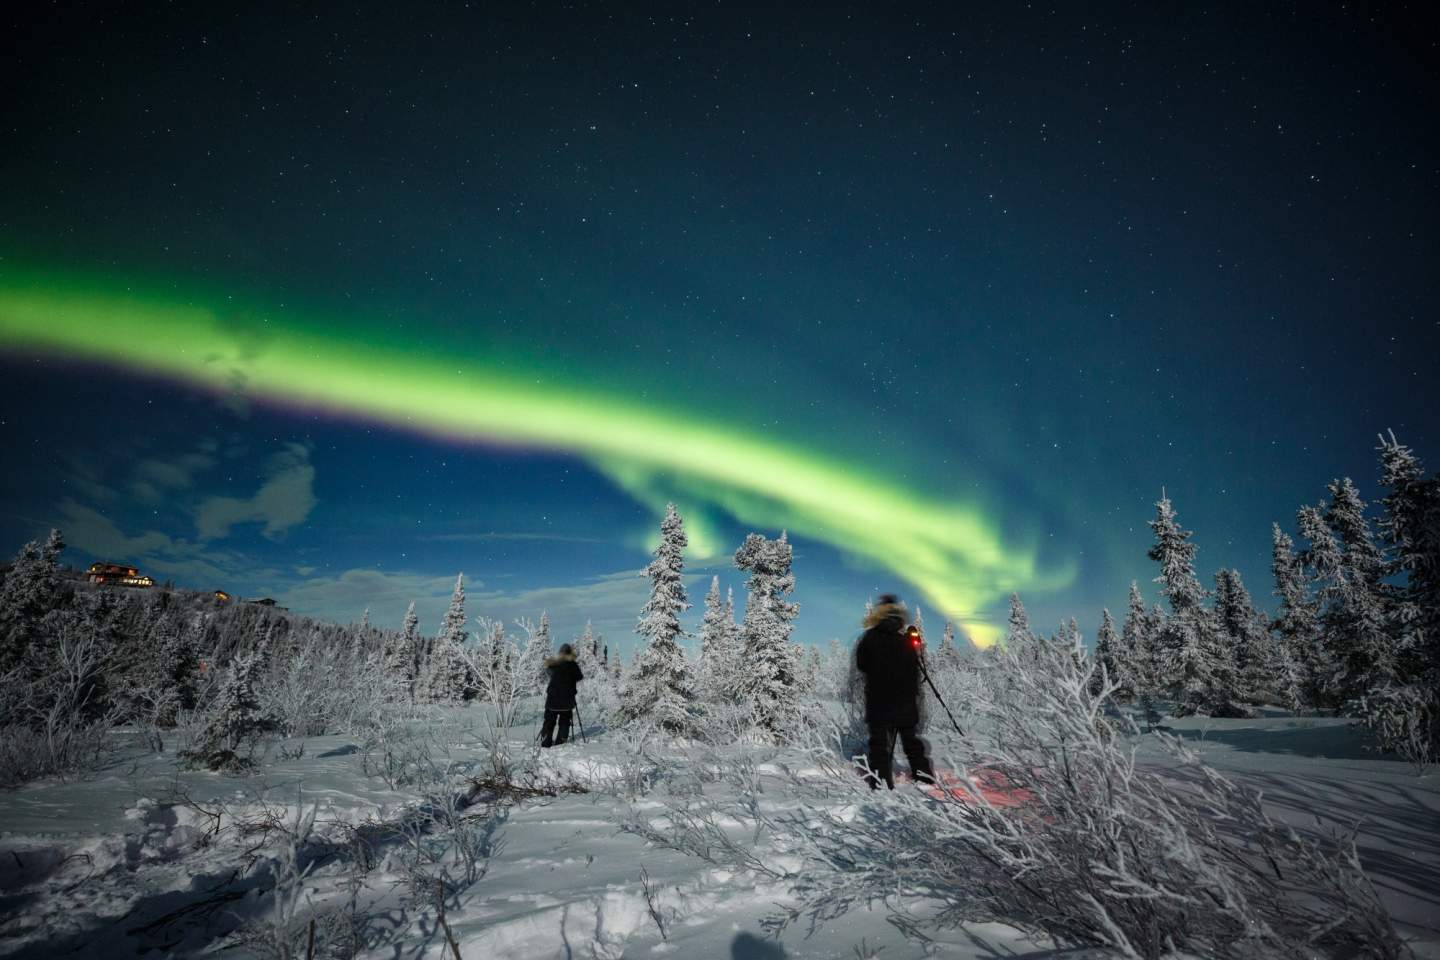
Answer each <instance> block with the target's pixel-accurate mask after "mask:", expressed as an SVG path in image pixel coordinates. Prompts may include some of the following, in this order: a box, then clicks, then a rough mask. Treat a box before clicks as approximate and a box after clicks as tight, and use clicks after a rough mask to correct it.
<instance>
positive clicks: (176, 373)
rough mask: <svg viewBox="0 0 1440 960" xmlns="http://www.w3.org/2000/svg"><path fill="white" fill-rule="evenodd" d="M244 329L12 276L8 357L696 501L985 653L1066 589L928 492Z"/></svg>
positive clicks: (182, 306)
mask: <svg viewBox="0 0 1440 960" xmlns="http://www.w3.org/2000/svg"><path fill="white" fill-rule="evenodd" d="M236 316H237V314H236V311H235V309H234V308H233V307H231V306H228V305H227V306H224V307H223V308H221V309H216V307H215V306H213V305H211V304H199V303H194V302H189V303H186V302H181V301H180V298H179V297H177V296H175V295H174V294H169V295H167V294H164V293H162V294H159V295H156V294H151V293H144V294H141V293H132V292H129V291H127V290H125V289H123V288H119V287H117V286H116V285H113V284H111V285H102V284H94V283H92V284H90V285H89V286H86V285H84V284H82V283H80V282H77V281H76V280H75V279H74V278H68V277H60V276H55V275H47V274H30V275H26V276H22V277H16V276H13V275H6V276H0V345H3V346H5V347H6V348H9V349H20V350H36V351H44V352H51V353H56V354H60V355H63V356H67V357H75V358H81V359H87V360H93V361H101V362H107V363H113V364H117V365H119V366H121V367H124V368H126V369H130V370H134V371H139V372H144V373H148V374H154V375H160V376H164V377H169V378H174V379H177V380H180V381H183V382H186V383H189V384H192V385H195V386H198V387H203V388H206V389H209V390H214V391H219V392H222V393H223V392H229V391H232V390H234V389H236V387H237V385H241V387H242V388H243V390H244V391H245V392H246V393H247V394H251V395H254V396H256V397H260V398H264V399H268V400H270V401H278V402H282V403H286V404H294V405H299V406H302V407H305V408H309V409H316V410H326V411H333V412H336V413H341V414H347V415H354V416H361V417H365V418H370V419H373V420H378V421H381V422H384V423H388V424H393V425H395V426H398V427H401V428H405V429H410V430H417V431H422V432H426V433H432V434H441V435H444V436H447V437H457V438H468V439H483V440H487V441H501V442H507V443H515V444H522V445H525V446H529V447H539V448H548V449H553V450H560V451H567V452H570V453H573V454H577V455H579V456H581V457H583V458H585V459H586V460H588V461H590V462H591V463H593V464H594V465H595V466H596V467H597V468H598V469H599V470H601V471H602V472H603V473H604V474H605V475H606V476H608V477H609V478H610V479H611V480H613V481H614V482H615V483H616V484H617V485H619V486H620V487H621V488H623V489H625V490H627V491H628V492H630V493H631V494H633V495H634V496H636V497H637V498H639V499H640V500H641V501H642V502H645V503H649V504H652V505H656V506H659V505H662V504H663V498H664V497H670V496H678V497H680V498H681V503H682V507H685V506H686V500H687V499H691V500H693V501H694V506H695V507H697V508H718V509H720V510H724V511H726V512H728V513H730V514H731V515H733V516H734V517H735V518H736V519H737V520H739V521H740V522H741V523H745V524H752V525H755V526H759V527H761V528H766V529H772V530H773V529H776V528H779V527H785V528H788V529H789V530H791V531H792V532H794V533H796V534H798V535H801V536H805V537H809V538H812V539H815V540H819V541H823V542H826V543H829V544H832V545H834V546H835V547H837V548H838V549H840V550H841V551H845V552H848V553H850V554H853V555H855V556H857V557H860V558H864V559H868V560H870V561H872V562H874V563H876V564H879V565H880V566H881V567H883V568H885V569H887V570H890V571H892V572H893V573H894V574H895V575H896V576H897V577H899V578H902V579H904V580H906V581H908V582H910V583H913V584H915V585H916V586H917V587H919V588H920V589H921V590H922V591H923V592H924V593H925V595H926V596H927V598H928V599H929V600H930V601H931V602H933V603H934V604H936V605H938V606H939V607H940V608H941V610H943V611H944V612H945V613H946V614H947V615H949V616H952V617H955V618H956V619H958V620H959V621H960V622H961V623H962V624H964V626H965V628H966V629H967V631H968V632H969V633H970V635H971V637H972V638H973V639H974V640H975V641H976V642H977V643H979V644H981V645H988V644H989V643H990V642H993V640H994V638H995V636H996V635H997V631H996V630H995V629H994V628H993V627H991V626H990V625H989V624H986V623H984V622H981V621H980V620H978V619H977V611H979V610H981V609H982V608H984V607H985V606H986V605H988V604H990V603H992V602H994V601H995V600H997V599H998V598H999V597H1002V596H1004V595H1005V594H1008V593H1009V592H1010V591H1011V590H1019V589H1025V588H1055V587H1059V586H1061V585H1063V584H1064V583H1066V582H1068V580H1069V579H1070V578H1071V576H1072V571H1069V570H1064V571H1059V572H1056V573H1052V574H1050V575H1048V576H1046V575H1042V574H1041V573H1040V572H1039V571H1038V570H1037V568H1036V562H1035V556H1034V554H1033V552H1031V551H1025V550H1017V549H1014V548H1009V547H1007V546H1006V545H1004V544H1003V543H1002V541H1001V538H1000V536H999V535H998V533H997V531H996V530H995V528H994V526H993V525H992V524H991V523H990V522H989V521H988V520H987V518H986V517H984V516H982V515H981V513H980V512H979V511H978V510H976V509H973V508H970V507H966V506H964V505H957V504H954V503H948V502H942V501H940V500H938V499H935V498H934V497H930V496H926V495H923V494H921V493H918V492H916V491H914V490H912V489H909V488H908V487H907V485H906V484H904V483H902V482H900V481H898V480H896V479H895V478H893V477H887V476H885V475H883V474H881V473H879V472H877V471H875V470H874V469H873V468H871V467H869V466H862V465H860V464H858V463H855V462H850V461H846V460H842V459H839V458H836V457H832V456H827V455H825V454H823V453H820V452H815V451H807V450H801V449H796V448H795V447H793V446H788V445H782V444H780V443H776V442H772V441H768V440H766V439H763V438H759V437H756V436H753V435H751V434H748V433H745V432H742V431H741V430H739V429H737V428H735V427H730V426H726V425H723V424H720V423H717V422H713V421H703V420H696V419H695V418H693V417H691V416H690V415H688V414H682V413H679V412H675V411H667V410H664V409H656V408H655V407H654V406H653V405H649V404H644V403H640V402H637V401H635V400H633V399H631V398H628V397H622V396H617V395H613V394H604V393H601V392H599V391H586V390H584V389H580V388H575V387H573V386H568V385H567V386H564V387H556V386H553V385H543V384H540V383H537V382H536V380H535V379H534V378H533V377H527V376H525V375H524V374H523V373H518V372H516V371H515V370H514V369H513V368H506V367H504V366H502V365H501V364H500V363H498V362H495V363H486V362H483V361H482V362H478V363H477V362H476V361H474V360H473V359H470V358H466V359H465V360H463V361H460V360H456V359H454V358H453V357H450V356H447V355H446V353H445V352H444V351H442V350H441V349H439V348H438V347H436V346H433V345H426V344H421V345H418V346H417V345H415V344H413V343H412V344H406V345H399V344H394V343H391V344H384V343H379V342H374V340H375V338H373V337H370V338H367V337H366V335H364V333H363V332H362V333H355V332H354V330H353V328H351V327H349V326H347V325H345V324H335V323H331V324H328V325H319V324H315V323H313V322H312V324H311V325H310V326H308V327H307V326H305V325H304V324H303V323H301V322H299V321H293V322H292V320H291V319H290V318H289V317H286V318H285V319H284V322H281V320H279V319H274V318H272V319H268V320H260V321H256V320H255V319H254V318H253V317H254V315H253V314H252V315H249V316H250V317H251V319H250V320H248V321H245V322H237V321H236V320H235V319H234V318H235V317H236ZM222 318H225V319H223V320H222ZM697 519H698V518H697ZM704 529H705V528H704V525H703V524H702V523H697V524H696V533H697V534H701V536H700V539H702V540H705V539H710V536H709V535H708V534H706V533H704V532H703V531H704ZM704 546H705V545H702V548H703V547H704ZM712 549H713V547H712Z"/></svg>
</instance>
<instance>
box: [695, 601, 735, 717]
mask: <svg viewBox="0 0 1440 960" xmlns="http://www.w3.org/2000/svg"><path fill="white" fill-rule="evenodd" d="M728 639H729V637H728V631H727V629H726V624H725V606H724V604H723V603H721V602H720V577H719V576H715V577H712V578H711V579H710V591H709V592H708V593H706V594H705V616H704V617H703V618H702V619H701V621H700V670H699V681H698V684H697V685H698V687H699V689H700V692H701V694H702V695H703V696H704V697H705V698H706V699H708V700H717V699H720V695H721V694H720V691H721V690H722V689H723V688H724V686H725V680H724V674H725V672H726V669H727V668H728V667H729V662H730V660H731V656H730V651H729V649H728V647H727V644H726V641H727V640H728Z"/></svg>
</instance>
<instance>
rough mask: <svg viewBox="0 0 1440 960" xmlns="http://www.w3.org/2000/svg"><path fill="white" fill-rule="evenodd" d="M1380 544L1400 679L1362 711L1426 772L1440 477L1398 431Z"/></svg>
mask: <svg viewBox="0 0 1440 960" xmlns="http://www.w3.org/2000/svg"><path fill="white" fill-rule="evenodd" d="M1380 463H1381V473H1380V481H1381V483H1382V484H1383V485H1384V486H1385V487H1387V488H1388V490H1387V492H1386V494H1385V496H1384V498H1383V499H1382V501H1381V503H1382V505H1383V508H1384V513H1383V516H1382V518H1381V521H1380V535H1381V542H1382V543H1383V545H1384V547H1385V549H1386V550H1387V552H1388V557H1387V566H1386V573H1387V575H1388V577H1389V583H1388V588H1389V593H1390V595H1391V596H1390V618H1389V620H1390V631H1391V635H1392V639H1393V642H1394V645H1395V654H1396V661H1397V669H1396V674H1397V675H1396V677H1395V679H1394V682H1393V683H1390V684H1383V685H1380V686H1378V687H1373V688H1372V689H1371V690H1369V691H1368V692H1367V693H1366V694H1365V696H1364V698H1363V699H1362V701H1361V703H1360V705H1359V708H1358V709H1357V710H1356V711H1355V713H1356V715H1357V716H1358V717H1359V718H1360V719H1361V721H1362V722H1363V723H1364V724H1365V726H1366V727H1367V728H1369V729H1370V731H1371V732H1372V733H1374V734H1375V736H1376V737H1377V739H1378V740H1379V742H1380V745H1381V747H1382V748H1383V749H1385V750H1387V751H1390V752H1394V753H1398V754H1400V755H1401V756H1402V757H1404V758H1405V759H1407V760H1409V761H1411V762H1412V763H1414V764H1415V766H1416V768H1417V770H1421V771H1423V770H1424V768H1425V766H1426V765H1427V764H1429V763H1433V762H1436V760H1437V759H1440V477H1429V478H1428V479H1427V478H1426V477H1425V471H1424V468H1423V466H1422V465H1421V464H1420V461H1419V460H1418V459H1417V458H1416V457H1415V454H1414V453H1413V452H1412V451H1411V450H1410V449H1409V448H1408V447H1406V446H1404V445H1402V444H1401V443H1399V442H1398V441H1397V440H1396V439H1395V436H1394V434H1393V433H1392V434H1390V435H1389V436H1388V437H1384V436H1382V437H1381V438H1380Z"/></svg>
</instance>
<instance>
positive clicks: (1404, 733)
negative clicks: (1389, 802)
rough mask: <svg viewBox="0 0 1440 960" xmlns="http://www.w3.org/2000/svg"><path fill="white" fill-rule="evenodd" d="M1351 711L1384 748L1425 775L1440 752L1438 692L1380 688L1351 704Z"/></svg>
mask: <svg viewBox="0 0 1440 960" xmlns="http://www.w3.org/2000/svg"><path fill="white" fill-rule="evenodd" d="M1347 712H1348V713H1349V714H1350V715H1351V716H1354V717H1356V718H1357V719H1358V720H1359V721H1360V723H1361V724H1362V725H1363V726H1364V727H1365V728H1366V729H1367V730H1369V731H1370V732H1371V733H1372V734H1374V736H1375V739H1376V740H1377V741H1378V742H1379V744H1380V749H1382V750H1384V751H1385V752H1386V753H1394V754H1398V755H1399V756H1400V757H1401V758H1402V759H1404V760H1405V761H1407V762H1409V763H1411V764H1413V765H1414V767H1415V772H1416V773H1417V774H1418V773H1424V772H1425V768H1426V767H1427V766H1429V765H1430V764H1432V763H1434V762H1435V760H1436V752H1437V750H1440V703H1437V702H1436V693H1435V691H1434V690H1431V689H1428V688H1426V687H1422V686H1418V685H1409V686H1392V687H1379V688H1376V689H1374V690H1371V691H1370V692H1369V693H1368V694H1366V695H1365V696H1363V697H1361V698H1360V699H1359V700H1358V701H1356V702H1354V703H1352V704H1350V705H1349V709H1348V710H1347Z"/></svg>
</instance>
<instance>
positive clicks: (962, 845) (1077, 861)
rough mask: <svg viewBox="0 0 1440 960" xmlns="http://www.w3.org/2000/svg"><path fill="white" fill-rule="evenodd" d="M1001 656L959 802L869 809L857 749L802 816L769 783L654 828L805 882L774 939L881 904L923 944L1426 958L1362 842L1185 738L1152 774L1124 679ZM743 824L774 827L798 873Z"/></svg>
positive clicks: (1058, 654)
mask: <svg viewBox="0 0 1440 960" xmlns="http://www.w3.org/2000/svg"><path fill="white" fill-rule="evenodd" d="M987 662H988V664H989V665H987V666H986V667H985V668H984V674H985V685H984V688H985V689H986V690H987V691H988V695H987V696H986V697H985V698H984V699H983V700H982V701H980V702H978V703H977V704H976V705H975V714H976V720H977V721H978V722H977V724H976V729H975V730H970V731H967V733H969V734H970V736H969V737H968V738H967V739H966V741H965V743H964V745H963V747H962V749H961V750H959V751H958V752H957V755H955V756H953V757H950V758H938V759H942V760H945V759H948V761H949V765H951V766H953V767H954V768H955V771H956V773H957V774H958V777H956V778H954V780H953V781H951V780H949V779H946V780H945V781H944V786H945V790H944V791H943V792H941V791H935V790H930V791H921V790H919V789H915V788H913V787H910V788H902V789H901V790H898V791H896V792H895V793H893V794H891V793H888V792H886V793H885V794H884V795H883V797H882V799H881V802H879V803H868V802H867V801H868V799H869V794H868V791H866V790H865V789H864V788H863V787H862V786H861V785H860V783H859V781H858V778H856V777H855V776H854V774H853V771H852V770H850V769H849V764H848V762H847V759H846V758H844V757H843V756H838V757H837V756H836V755H835V754H834V753H833V752H828V753H826V752H821V751H815V752H813V753H812V754H811V757H810V764H811V769H810V770H808V771H806V772H805V773H804V774H803V775H802V774H799V773H797V774H796V775H795V776H793V777H792V779H791V784H790V789H791V790H792V791H794V792H795V793H796V794H797V795H798V796H799V797H801V798H802V801H803V802H802V805H801V806H800V808H799V809H796V810H794V811H789V812H785V813H781V814H770V813H767V812H766V811H765V809H764V808H762V807H755V806H753V805H750V806H746V805H744V804H743V802H742V800H743V797H745V796H747V795H749V794H751V793H753V792H754V790H755V788H754V786H753V785H742V784H736V785H735V786H737V787H739V788H740V789H737V790H735V791H734V793H735V795H737V796H739V797H740V798H742V799H741V800H736V799H731V800H729V801H724V802H721V803H720V804H718V805H710V806H708V807H707V806H706V805H705V804H701V803H696V802H695V801H694V800H693V799H687V801H686V803H685V805H684V809H676V807H677V805H671V806H670V807H669V808H667V810H666V818H667V820H668V821H669V823H670V827H669V828H667V830H664V831H660V830H655V831H653V832H652V833H647V834H646V835H647V836H648V837H649V838H650V839H652V840H655V841H656V842H660V843H668V844H669V845H671V846H675V847H677V848H679V849H683V850H685V851H686V852H689V853H691V854H694V855H697V856H703V857H709V858H714V859H724V860H727V861H728V862H730V863H731V864H735V865H743V866H745V867H746V868H749V869H756V870H759V871H761V872H763V873H765V874H767V875H768V876H769V877H770V878H771V879H773V880H777V881H780V882H784V883H786V884H788V885H790V886H791V888H792V890H793V891H794V893H795V894H796V896H797V901H798V902H797V904H796V905H795V906H794V907H791V908H788V909H786V910H785V911H784V912H783V913H782V914H780V915H778V916H776V917H774V918H772V921H771V924H770V925H771V927H772V929H779V928H783V927H784V926H786V925H787V924H789V923H791V922H793V921H795V920H797V919H800V918H801V917H808V918H809V919H810V920H811V922H812V923H818V922H823V921H824V920H826V919H828V918H831V917H834V916H838V915H840V914H842V913H844V912H845V911H847V910H849V909H851V908H853V907H856V906H860V905H863V904H865V903H867V902H870V901H873V900H877V899H880V900H885V901H887V903H888V904H889V905H890V906H891V907H892V908H894V909H895V910H896V911H897V915H896V916H897V923H899V924H900V925H901V926H902V927H908V928H909V929H911V930H912V931H914V932H916V933H918V932H919V930H920V927H921V926H923V925H927V924H929V925H938V926H955V925H959V924H961V923H967V922H1003V923H1007V924H1010V925H1012V926H1015V927H1018V928H1020V929H1022V930H1025V931H1027V932H1030V933H1032V934H1034V935H1036V936H1037V937H1043V938H1047V939H1050V940H1052V941H1054V942H1056V943H1057V944H1059V945H1061V946H1067V947H1068V946H1074V947H1082V948H1104V949H1109V950H1114V951H1118V953H1119V954H1120V955H1122V956H1127V957H1133V958H1146V960H1154V958H1160V957H1164V956H1170V955H1175V954H1181V955H1185V956H1191V957H1200V958H1217V960H1218V958H1222V957H1223V958H1238V957H1266V958H1269V957H1293V958H1300V957H1314V956H1317V955H1327V954H1328V955H1332V956H1341V955H1343V956H1347V957H1376V958H1380V957H1387V958H1388V957H1403V956H1406V955H1407V949H1406V947H1405V945H1404V944H1403V942H1402V941H1401V940H1400V938H1399V937H1398V936H1397V934H1396V932H1395V930H1394V929H1393V926H1392V925H1391V922H1390V919H1389V916H1388V915H1387V913H1386V912H1385V909H1384V907H1383V906H1382V905H1381V903H1380V901H1379V899H1378V897H1377V895H1376V893H1375V890H1374V889H1373V888H1372V886H1371V885H1370V882H1369V880H1368V878H1367V877H1366V876H1365V873H1364V871H1363V870H1362V868H1361V866H1360V863H1359V859H1358V856H1357V854H1356V851H1355V847H1354V844H1353V841H1352V839H1350V838H1331V839H1316V838H1313V837H1309V836H1305V835H1302V834H1300V833H1298V832H1297V831H1296V830H1295V829H1293V828H1292V827H1290V826H1288V825H1286V824H1283V823H1280V822H1277V821H1275V820H1274V819H1272V818H1271V817H1270V815H1269V813H1268V812H1267V811H1266V810H1265V808H1264V807H1263V805H1262V803H1261V799H1260V796H1259V794H1258V793H1256V792H1255V791H1253V790H1250V789H1247V788H1245V787H1243V786H1241V785H1239V784H1236V783H1234V782H1232V781H1231V780H1229V779H1227V778H1226V777H1225V776H1223V775H1221V774H1220V773H1218V772H1217V771H1215V770H1213V769H1211V768H1209V767H1206V766H1205V765H1204V764H1203V763H1201V762H1200V760H1199V759H1198V757H1197V756H1196V755H1195V754H1193V753H1192V752H1191V751H1190V750H1188V749H1187V747H1186V746H1185V744H1184V742H1183V741H1181V740H1178V739H1172V738H1166V737H1159V736H1156V737H1154V738H1144V739H1147V740H1149V741H1150V742H1153V743H1155V744H1156V745H1158V746H1160V747H1162V748H1163V749H1164V750H1165V751H1167V752H1168V754H1169V757H1170V759H1171V760H1172V761H1173V762H1174V763H1175V764H1176V765H1178V769H1177V770H1175V771H1173V772H1171V773H1161V772H1157V771H1155V770H1153V769H1147V768H1146V767H1143V766H1141V765H1139V764H1138V763H1137V762H1136V750H1137V748H1138V745H1139V742H1140V740H1141V739H1142V738H1141V737H1140V735H1139V734H1138V733H1137V732H1136V731H1135V730H1134V728H1133V726H1130V725H1129V724H1128V723H1126V722H1125V721H1124V720H1123V718H1117V717H1114V716H1107V715H1106V713H1105V710H1104V702H1105V699H1106V698H1107V697H1108V696H1109V694H1110V692H1111V691H1112V688H1113V684H1111V683H1110V682H1109V680H1108V678H1105V679H1103V680H1102V682H1101V683H1100V684H1099V689H1098V692H1097V691H1095V690H1092V688H1091V686H1090V679H1091V676H1090V670H1089V669H1088V667H1087V666H1085V665H1084V664H1083V662H1081V661H1077V660H1076V659H1075V658H1073V657H1072V656H1071V655H1070V652H1069V651H1068V650H1063V649H1059V648H1057V647H1054V646H1052V645H1049V644H1035V645H1033V649H1031V650H1029V651H1028V655H1027V656H1024V657H1017V656H1013V655H1011V654H1002V655H1001V656H999V657H996V658H994V659H993V660H989V661H987ZM817 770H818V771H820V772H821V773H820V774H817V772H816V771H817ZM727 821H728V822H732V823H733V822H735V821H739V822H740V823H741V824H742V825H745V827H746V831H747V832H749V833H751V835H752V836H754V837H756V838H759V837H761V836H766V835H768V836H769V837H771V838H772V840H771V842H772V843H773V845H774V846H775V847H776V848H778V849H779V852H780V853H781V854H783V855H786V856H788V857H789V858H790V863H789V864H786V863H785V862H784V858H783V857H767V856H765V855H764V854H762V853H760V852H759V851H758V850H757V848H756V847H755V846H754V845H753V844H750V845H747V844H746V843H744V842H742V841H741V840H740V839H738V838H737V836H736V833H735V831H734V830H732V829H726V828H725V827H724V823H725V822H727ZM635 829H637V830H638V831H642V832H643V831H645V830H647V829H650V828H648V827H646V826H645V825H643V824H640V825H637V826H636V827H635ZM667 835H668V836H669V837H670V839H669V840H667V839H665V838H666V836H667ZM795 864H799V866H796V865H795Z"/></svg>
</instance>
